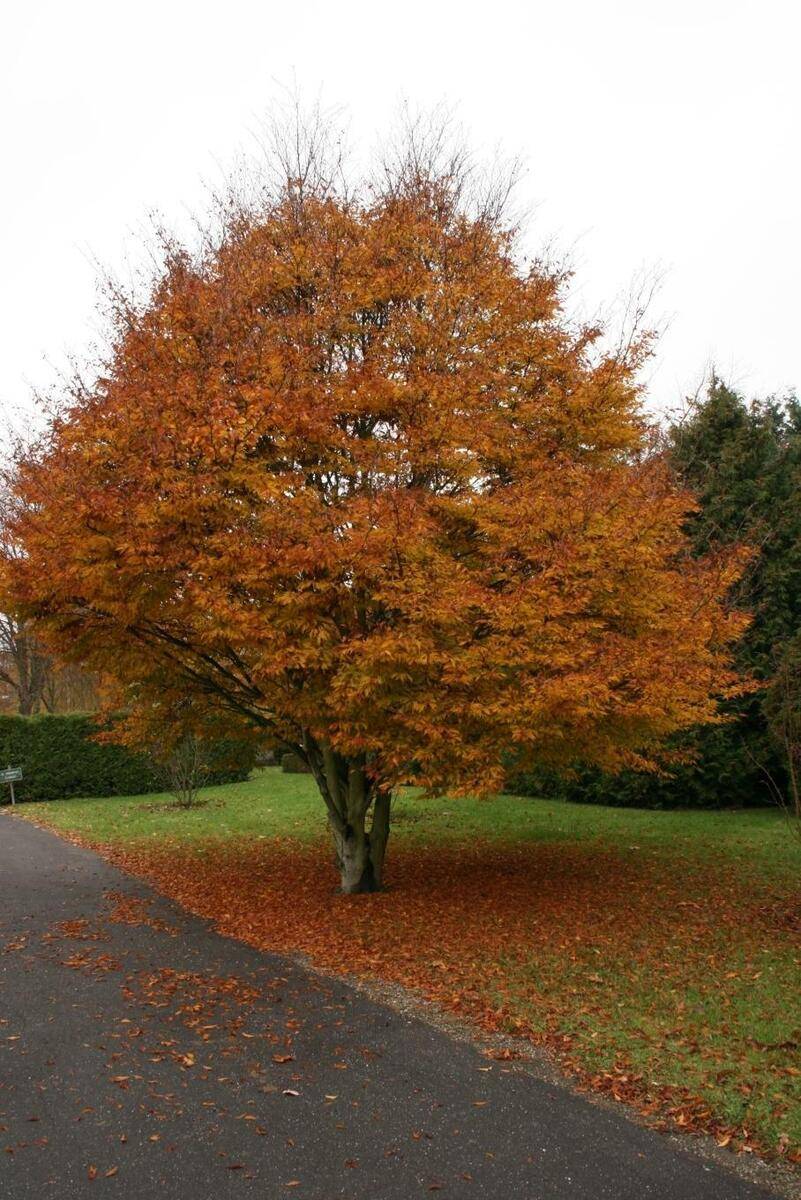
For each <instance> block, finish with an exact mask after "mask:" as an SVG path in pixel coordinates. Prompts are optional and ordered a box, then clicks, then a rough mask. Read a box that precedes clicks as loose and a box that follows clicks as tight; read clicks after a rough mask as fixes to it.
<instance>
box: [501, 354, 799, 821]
mask: <svg viewBox="0 0 801 1200" xmlns="http://www.w3.org/2000/svg"><path fill="white" fill-rule="evenodd" d="M667 453H668V456H669V460H670V462H671V465H672V466H673V468H674V469H675V470H676V471H677V472H678V474H679V476H680V478H681V479H682V480H683V481H684V483H685V484H686V485H687V487H688V488H690V489H691V490H692V491H693V492H694V493H695V495H696V497H697V506H696V508H695V509H694V511H693V512H692V513H691V514H690V515H689V517H688V520H687V531H688V534H689V536H690V541H691V545H692V548H693V552H694V553H695V554H697V555H699V556H703V555H705V554H708V553H709V552H710V551H713V552H714V551H716V550H719V549H722V548H726V547H731V546H735V545H737V544H748V545H750V546H751V547H752V549H753V553H752V555H751V558H750V560H749V562H748V564H747V566H746V568H745V570H744V572H743V574H742V575H741V577H740V578H739V579H738V580H737V582H736V583H735V584H734V586H733V588H732V591H731V601H732V603H734V604H735V605H737V606H738V607H739V608H741V609H742V610H743V611H748V612H750V613H751V614H752V620H751V623H750V624H749V625H748V627H747V629H746V630H745V632H744V634H743V636H742V637H741V638H740V639H739V641H738V643H737V645H736V647H735V652H734V653H735V662H736V664H737V666H738V668H739V670H740V671H741V672H742V673H743V675H744V676H746V675H747V676H750V677H752V678H753V679H755V680H756V681H757V682H758V683H759V684H760V685H761V686H760V687H758V688H757V689H755V690H751V691H747V692H745V693H744V694H742V695H740V696H738V697H737V698H736V699H734V700H732V701H730V702H729V703H727V704H726V705H725V706H724V710H725V711H726V714H727V716H728V718H729V720H728V721H727V722H726V723H724V724H722V725H716V726H709V725H707V726H699V727H698V728H696V729H690V730H688V731H686V732H683V733H681V734H679V735H678V736H677V737H675V738H674V739H673V741H672V745H673V748H674V749H675V750H676V751H677V752H678V753H679V754H684V755H686V756H687V757H688V759H689V761H688V763H687V764H686V765H685V766H683V767H682V766H676V765H675V764H674V766H673V767H672V769H671V771H670V773H669V774H668V775H654V774H643V773H642V772H625V773H624V774H623V775H620V776H616V777H609V776H606V775H604V774H603V773H602V772H601V773H599V772H598V771H593V770H586V769H585V770H583V771H581V772H580V774H579V775H578V777H577V778H576V779H574V780H572V781H571V782H569V783H568V784H567V786H566V785H565V784H564V783H563V782H562V781H561V780H559V779H547V780H545V781H543V780H541V779H538V778H535V779H534V780H532V781H530V783H531V784H533V785H534V786H535V787H538V788H539V789H541V788H542V786H543V783H544V784H545V786H546V787H548V788H551V789H553V788H555V789H556V790H560V791H565V794H566V795H568V796H569V797H570V798H571V799H573V800H588V801H597V802H600V803H626V804H633V805H645V806H650V807H654V806H659V807H661V806H670V805H682V806H684V805H690V806H699V807H718V806H721V805H745V804H755V803H771V802H772V801H773V800H774V798H775V795H776V792H777V789H778V791H779V792H780V793H781V794H782V795H784V794H785V792H786V790H787V786H788V784H789V781H788V778H787V767H788V762H789V760H788V758H787V755H786V753H785V749H786V744H785V740H784V738H783V737H779V736H776V732H775V731H776V728H777V726H776V722H775V712H776V703H775V701H776V696H777V694H778V693H777V692H776V690H775V689H774V693H773V701H771V703H772V704H773V710H774V711H773V717H771V719H770V720H769V719H768V717H767V716H766V712H765V702H766V695H767V693H766V687H767V686H768V685H769V683H770V681H771V680H772V679H773V677H774V675H775V673H776V672H777V669H779V671H780V674H781V675H782V679H783V683H782V687H781V689H780V690H781V692H782V695H786V690H787V685H788V683H789V682H790V681H791V679H792V678H793V677H794V675H793V670H791V669H790V667H789V666H788V663H789V662H790V659H787V658H786V656H787V654H788V653H789V651H790V649H791V648H792V646H793V641H794V638H796V637H797V634H798V631H799V629H801V405H799V403H798V401H797V400H796V399H795V397H793V396H790V397H788V398H787V399H785V400H777V399H775V398H770V399H767V400H763V401H759V400H754V401H751V402H747V401H746V400H745V399H744V398H743V397H742V396H741V395H739V394H738V393H737V392H736V391H734V390H733V389H732V388H730V387H729V386H728V385H727V384H725V383H724V382H723V381H722V380H721V379H719V378H718V377H717V376H713V377H712V379H711V380H710V383H709V386H708V387H707V389H706V391H705V393H704V395H703V396H702V398H701V399H700V400H699V401H697V402H694V403H692V404H691V405H690V406H689V408H688V411H687V413H686V414H685V416H684V417H683V419H681V420H680V421H677V422H675V423H674V424H673V425H672V426H670V427H669V429H668V431H667ZM788 672H789V673H788ZM771 726H772V728H771ZM523 786H526V781H523Z"/></svg>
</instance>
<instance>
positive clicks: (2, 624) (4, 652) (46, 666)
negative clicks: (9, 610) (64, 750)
mask: <svg viewBox="0 0 801 1200" xmlns="http://www.w3.org/2000/svg"><path fill="white" fill-rule="evenodd" d="M51 667H52V664H51V660H50V656H49V655H48V654H47V653H46V652H44V651H43V650H42V649H41V647H40V646H39V645H38V644H37V641H36V638H35V636H34V635H33V633H32V631H31V628H30V624H29V623H28V622H26V621H22V622H20V621H17V620H15V618H14V617H13V616H9V615H8V614H6V613H0V684H2V685H4V686H5V688H6V690H7V696H8V699H9V701H11V703H12V704H13V706H14V707H15V708H16V709H17V712H19V713H20V714H21V715H22V716H24V717H29V716H30V715H31V714H32V713H38V712H40V711H41V709H42V708H45V709H47V711H48V712H51V711H52V704H51V702H50V687H49V685H50V683H51V680H52V671H51Z"/></svg>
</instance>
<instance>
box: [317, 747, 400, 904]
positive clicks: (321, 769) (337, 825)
mask: <svg viewBox="0 0 801 1200" xmlns="http://www.w3.org/2000/svg"><path fill="white" fill-rule="evenodd" d="M299 750H300V752H301V755H302V757H303V758H304V759H305V760H306V762H308V764H309V766H310V767H311V770H312V774H313V775H314V777H315V779H316V781H317V786H318V787H319V789H320V794H321V795H322V797H323V800H324V801H325V805H326V808H327V809H328V825H329V828H330V830H331V836H332V837H333V840H334V848H335V850H336V858H337V866H338V867H339V873H340V884H341V888H342V891H343V892H345V893H347V894H349V895H352V894H354V893H357V892H377V891H380V889H381V884H382V880H383V873H384V856H385V854H386V848H387V839H388V838H389V822H390V809H391V800H392V797H391V793H390V792H389V791H388V790H386V789H384V788H381V787H379V786H378V785H377V784H376V783H375V782H374V781H373V780H372V779H371V778H370V776H369V773H368V771H367V769H366V764H365V761H364V759H363V758H361V759H358V758H357V759H348V758H344V757H342V756H341V755H339V754H337V752H336V751H334V750H333V749H332V748H331V747H330V746H326V745H322V744H319V743H317V742H316V741H314V740H313V739H312V738H311V737H310V736H309V735H308V734H305V735H304V739H303V745H302V746H301V747H299ZM371 812H372V819H371V824H370V828H369V829H368V828H367V818H368V815H370V813H371Z"/></svg>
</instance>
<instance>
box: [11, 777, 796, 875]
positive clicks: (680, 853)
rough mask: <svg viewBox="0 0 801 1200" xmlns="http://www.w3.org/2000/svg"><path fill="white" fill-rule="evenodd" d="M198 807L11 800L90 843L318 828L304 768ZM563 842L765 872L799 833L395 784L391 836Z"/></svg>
mask: <svg viewBox="0 0 801 1200" xmlns="http://www.w3.org/2000/svg"><path fill="white" fill-rule="evenodd" d="M201 796H202V799H203V801H204V804H203V805H202V807H198V808H193V809H180V808H178V807H176V805H175V802H174V799H173V797H172V796H170V795H167V794H166V793H165V794H149V795H145V796H114V797H111V798H105V797H101V798H89V799H71V800H58V801H50V802H48V803H46V804H32V805H26V806H20V809H19V812H20V815H22V816H30V817H31V818H33V819H34V820H37V819H44V820H46V822H47V824H48V825H52V826H53V828H55V829H60V830H63V831H64V832H71V833H77V834H79V835H80V836H82V837H85V838H87V839H88V840H91V841H96V842H113V843H123V842H124V843H134V842H139V841H144V840H147V839H148V838H158V839H164V838H174V839H177V840H179V841H181V842H191V841H195V840H205V839H207V838H215V839H218V838H241V837H275V836H287V835H289V836H292V837H293V838H297V839H299V840H302V841H307V840H316V839H318V838H320V837H321V836H324V834H325V810H324V807H323V803H322V800H321V799H320V796H319V794H318V792H317V790H316V788H315V785H314V783H313V781H312V780H311V779H310V777H309V776H308V775H291V774H284V773H283V772H281V771H280V770H278V769H277V768H267V769H266V770H262V771H256V772H254V774H253V776H252V777H251V779H250V780H248V781H247V782H246V783H236V784H228V785H223V786H221V787H210V788H204V789H203V791H202V792H201ZM479 838H480V839H488V840H492V841H503V842H507V841H524V842H530V841H535V842H545V841H563V840H565V841H568V840H569V841H571V842H592V841H595V840H598V841H601V842H605V843H607V842H608V843H613V844H614V845H615V846H616V847H617V848H618V850H619V851H620V852H621V853H622V854H624V855H626V854H631V855H634V856H637V855H640V854H641V853H643V852H646V853H648V852H652V853H653V852H656V853H666V854H668V855H670V856H676V857H685V856H689V857H691V858H705V857H710V858H713V859H715V860H729V861H732V860H734V861H736V860H742V861H743V862H747V863H749V864H751V865H753V864H754V862H755V861H756V862H758V863H759V866H760V869H761V870H763V871H765V872H768V873H769V874H778V875H780V876H781V875H784V874H785V873H786V872H787V870H788V869H789V870H790V871H792V870H796V871H798V878H799V880H800V881H801V840H798V839H794V838H793V837H792V836H791V831H790V830H789V829H788V825H787V822H786V821H785V820H784V819H783V818H782V816H781V814H779V813H778V812H776V811H775V810H773V809H750V810H737V811H729V810H726V811H718V812H714V811H713V812H707V811H699V812H693V811H687V810H681V811H671V812H651V811H646V810H644V809H624V808H605V807H602V806H600V805H582V804H567V803H563V802H561V801H555V800H545V799H537V798H531V797H525V796H507V795H503V796H492V797H490V798H488V799H485V800H476V799H459V800H451V799H447V798H445V799H441V800H423V799H421V798H420V797H419V795H418V794H417V793H416V792H415V791H414V789H405V790H404V791H403V792H402V793H401V795H400V796H399V797H398V799H397V800H396V801H395V804H394V811H393V826H392V842H393V844H397V843H399V842H400V843H414V842H416V841H419V840H421V839H423V840H425V841H429V840H433V841H436V842H450V843H452V842H466V841H472V840H474V839H479Z"/></svg>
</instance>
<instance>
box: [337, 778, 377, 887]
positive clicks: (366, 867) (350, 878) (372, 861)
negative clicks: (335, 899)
mask: <svg viewBox="0 0 801 1200" xmlns="http://www.w3.org/2000/svg"><path fill="white" fill-rule="evenodd" d="M391 799H392V798H391V793H390V792H387V791H376V793H375V795H374V796H373V797H372V810H373V821H372V826H371V828H370V829H369V831H368V830H367V829H366V827H365V816H366V814H365V813H362V815H361V819H359V817H358V816H357V815H356V814H354V816H355V821H354V823H353V824H351V823H348V824H347V825H346V826H345V830H344V832H341V831H340V830H339V829H338V828H337V827H336V826H335V824H334V822H332V821H331V820H329V825H330V827H331V833H332V835H333V839H334V847H335V850H336V855H337V864H338V866H339V873H340V885H341V889H342V891H343V892H344V893H346V894H347V895H353V894H354V893H357V892H379V891H380V890H381V886H382V882H383V875H384V856H385V853H386V848H387V839H388V838H389V819H390V806H391Z"/></svg>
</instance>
